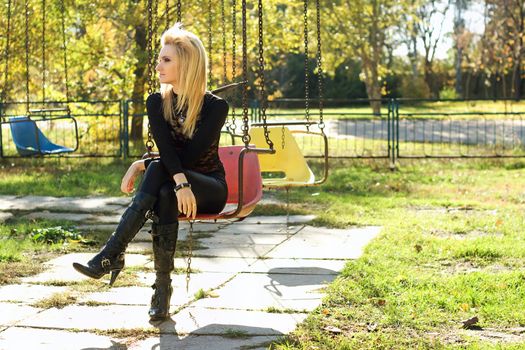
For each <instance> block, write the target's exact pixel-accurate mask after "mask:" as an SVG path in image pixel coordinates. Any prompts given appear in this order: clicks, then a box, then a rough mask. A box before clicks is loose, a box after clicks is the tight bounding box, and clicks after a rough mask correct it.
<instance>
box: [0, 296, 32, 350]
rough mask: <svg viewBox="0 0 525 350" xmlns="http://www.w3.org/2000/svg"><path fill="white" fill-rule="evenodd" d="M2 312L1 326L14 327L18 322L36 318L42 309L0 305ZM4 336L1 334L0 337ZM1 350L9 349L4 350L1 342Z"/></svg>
mask: <svg viewBox="0 0 525 350" xmlns="http://www.w3.org/2000/svg"><path fill="white" fill-rule="evenodd" d="M0 310H2V312H0V326H5V327H7V326H12V325H14V324H16V323H17V322H18V321H21V320H23V319H25V318H28V317H31V316H34V315H36V314H38V313H39V312H41V311H42V309H38V308H35V307H32V306H28V305H20V304H14V303H0ZM2 334H3V333H0V336H1V335H2ZM0 339H1V338H0ZM0 349H9V348H3V347H2V346H1V342H0Z"/></svg>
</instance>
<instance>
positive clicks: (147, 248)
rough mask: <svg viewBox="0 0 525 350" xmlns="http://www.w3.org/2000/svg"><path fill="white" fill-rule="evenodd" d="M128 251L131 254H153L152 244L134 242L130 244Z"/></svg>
mask: <svg viewBox="0 0 525 350" xmlns="http://www.w3.org/2000/svg"><path fill="white" fill-rule="evenodd" d="M126 251H127V252H129V253H140V254H151V253H152V252H153V248H152V243H151V242H136V241H133V242H131V243H130V244H128V248H127V249H126Z"/></svg>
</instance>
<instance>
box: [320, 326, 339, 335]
mask: <svg viewBox="0 0 525 350" xmlns="http://www.w3.org/2000/svg"><path fill="white" fill-rule="evenodd" d="M323 329H324V330H325V331H328V332H330V333H334V334H339V333H341V332H343V331H342V330H340V329H339V328H337V327H334V326H326V327H324V328H323Z"/></svg>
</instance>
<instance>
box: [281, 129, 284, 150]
mask: <svg viewBox="0 0 525 350" xmlns="http://www.w3.org/2000/svg"><path fill="white" fill-rule="evenodd" d="M281 149H283V150H284V125H283V126H282V127H281Z"/></svg>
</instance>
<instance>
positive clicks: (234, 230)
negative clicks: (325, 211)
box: [216, 222, 304, 235]
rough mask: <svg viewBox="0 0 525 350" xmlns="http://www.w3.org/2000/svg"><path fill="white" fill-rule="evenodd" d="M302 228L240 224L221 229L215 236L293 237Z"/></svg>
mask: <svg viewBox="0 0 525 350" xmlns="http://www.w3.org/2000/svg"><path fill="white" fill-rule="evenodd" d="M303 227H304V225H303V224H292V225H288V226H287V225H286V224H285V223H284V224H279V223H277V224H268V223H265V224H256V223H251V224H249V225H246V224H242V222H240V223H235V224H232V225H230V226H228V227H225V228H222V229H221V230H219V231H218V232H217V233H216V235H222V234H226V235H230V234H233V235H245V234H259V235H260V234H264V235H267V234H274V235H277V234H279V235H293V234H296V233H297V232H298V231H299V230H301V229H302V228H303Z"/></svg>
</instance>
